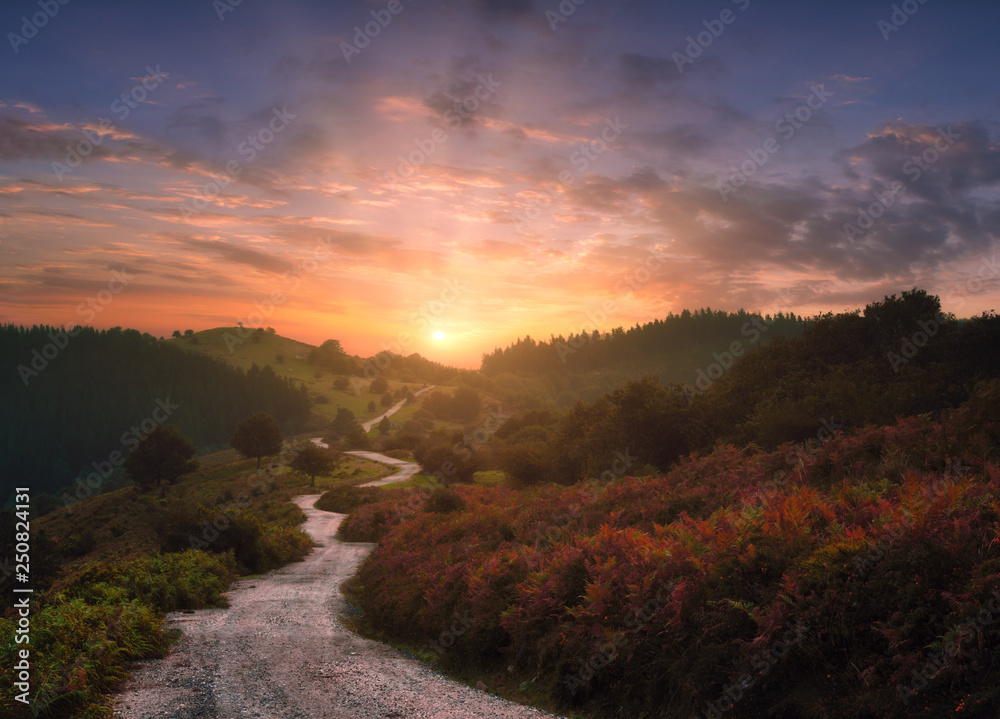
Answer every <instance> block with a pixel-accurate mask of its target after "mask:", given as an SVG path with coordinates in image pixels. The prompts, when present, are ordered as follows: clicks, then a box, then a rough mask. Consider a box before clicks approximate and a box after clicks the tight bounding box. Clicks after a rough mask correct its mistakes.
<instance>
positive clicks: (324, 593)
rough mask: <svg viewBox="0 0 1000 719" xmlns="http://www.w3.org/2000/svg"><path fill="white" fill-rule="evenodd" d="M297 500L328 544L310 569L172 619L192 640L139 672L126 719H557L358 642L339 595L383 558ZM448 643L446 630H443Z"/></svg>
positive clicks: (289, 569)
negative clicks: (348, 540) (365, 564)
mask: <svg viewBox="0 0 1000 719" xmlns="http://www.w3.org/2000/svg"><path fill="white" fill-rule="evenodd" d="M319 496H320V495H308V496H303V497H296V498H295V499H294V500H293V501H295V503H296V504H298V505H299V506H300V507H301V508H302V510H303V511H304V512H305V513H306V517H307V519H306V523H305V525H304V527H303V528H304V529H305V531H306V532H308V533H309V534H310V536H312V537H313V539H314V540H315V541H316V542H317V543H318V544H319V546H318V547H317V548H315V549H314V550H313V551H312V553H311V554H310V555H309V556H308V557H306V559H305V560H304V561H302V562H295V563H293V564H289V565H287V566H285V567H282V568H281V569H278V570H276V571H273V572H270V573H268V574H266V575H263V576H260V577H254V578H246V579H241V580H239V581H237V582H236V583H235V584H234V585H233V587H232V588H231V589H230V590H229V593H228V596H229V602H230V606H229V607H228V608H226V609H205V610H199V611H197V612H194V613H187V614H185V613H181V612H174V613H171V614H170V615H168V624H169V626H170V627H175V628H179V629H182V630H183V632H184V637H183V639H182V640H181V641H180V642H179V644H177V645H176V646H175V647H174V648H173V649H172V650H171V651H170V653H169V654H168V655H167V657H166V658H165V659H162V660H152V661H147V662H141V663H139V664H138V665H135V666H134V668H133V678H132V679H131V680H129V681H128V682H127V683H126V685H125V687H124V689H123V691H122V692H121V694H119V695H118V697H117V707H116V710H115V716H116V717H119V718H120V719H168V718H170V719H195V718H196V717H197V718H198V719H236V718H237V717H240V718H245V717H257V718H260V719H278V718H279V717H281V718H284V717H302V718H303V719H376V718H377V719H382V718H383V717H407V718H409V717H414V718H416V717H420V718H425V719H466V718H468V719H478V718H482V719H486V718H487V717H489V718H490V719H492V718H494V717H496V718H499V719H520V718H522V717H524V718H526V717H547V716H552V715H550V714H546V713H544V712H541V711H539V710H537V709H532V708H530V707H524V706H521V705H519V704H514V703H512V702H508V701H506V700H504V699H500V698H498V697H495V696H493V695H491V694H488V693H486V692H482V691H479V690H476V689H472V688H470V687H467V686H465V685H463V684H459V683H457V682H454V681H452V680H450V679H447V678H445V677H443V676H442V675H441V674H439V673H437V672H435V671H432V670H431V669H429V668H428V667H427V666H425V665H423V664H421V663H420V662H418V661H416V660H414V659H411V658H409V657H407V656H406V655H404V654H403V653H402V652H400V651H398V650H396V649H393V648H392V647H389V646H387V645H385V644H380V643H378V642H374V641H371V640H368V639H363V638H361V637H358V636H355V635H354V634H351V633H350V632H349V631H347V630H346V629H345V628H344V627H343V626H342V625H341V624H340V622H339V621H338V620H337V615H339V614H342V613H344V612H346V611H347V605H346V603H345V601H344V598H343V595H342V594H341V593H340V584H341V583H342V582H343V581H345V580H346V579H348V578H349V577H351V576H352V575H353V574H354V573H355V571H356V570H357V567H358V565H359V564H360V563H361V561H362V560H363V559H364V558H365V557H366V556H367V555H368V553H369V552H370V551H371V549H372V548H373V547H374V545H372V544H360V543H357V544H345V543H343V542H340V541H339V540H337V539H336V538H335V535H336V533H337V527H338V526H339V525H340V522H341V521H342V520H343V519H344V516H345V515H342V514H334V513H332V512H323V511H320V510H318V509H315V508H314V507H313V504H314V503H315V502H316V500H317V499H318V498H319ZM442 631H443V629H442Z"/></svg>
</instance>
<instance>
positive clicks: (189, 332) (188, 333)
mask: <svg viewBox="0 0 1000 719" xmlns="http://www.w3.org/2000/svg"><path fill="white" fill-rule="evenodd" d="M192 335H194V330H184V336H185V337H191V336H192Z"/></svg>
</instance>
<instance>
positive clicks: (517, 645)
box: [352, 381, 1000, 719]
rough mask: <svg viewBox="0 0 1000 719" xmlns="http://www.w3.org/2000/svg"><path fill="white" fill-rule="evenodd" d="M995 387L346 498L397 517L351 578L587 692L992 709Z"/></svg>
mask: <svg viewBox="0 0 1000 719" xmlns="http://www.w3.org/2000/svg"><path fill="white" fill-rule="evenodd" d="M998 400H1000V382H997V381H994V382H993V383H991V384H988V385H981V386H980V387H979V388H978V390H977V392H976V393H975V395H974V396H973V397H972V399H970V400H969V402H967V403H966V404H965V405H963V406H962V407H961V408H959V409H957V410H954V411H952V412H948V413H945V414H944V415H943V416H941V417H940V418H938V419H936V420H932V419H930V418H926V417H915V418H907V419H902V420H900V421H899V422H898V423H897V424H895V425H894V426H890V427H869V428H866V429H863V430H860V431H858V432H856V433H853V434H851V435H839V434H838V436H837V437H835V438H834V439H832V440H830V441H828V442H826V443H824V444H823V445H822V446H819V447H815V448H810V449H809V450H808V451H804V452H803V451H801V449H802V448H801V447H800V448H799V450H798V451H796V448H795V447H793V446H790V445H786V446H785V447H783V448H781V449H780V450H778V451H776V452H769V453H753V452H750V451H740V450H737V449H734V448H733V447H720V448H719V449H717V450H716V451H715V452H713V453H712V454H710V455H708V456H705V457H696V458H691V459H689V460H686V461H684V462H683V463H681V464H680V465H679V466H678V467H676V468H675V469H674V470H672V471H671V472H669V473H668V474H667V475H666V476H663V477H660V478H655V479H653V478H625V479H622V480H619V481H616V482H613V483H611V484H608V485H604V486H596V485H576V486H572V487H568V488H567V487H555V486H550V487H544V488H538V489H534V490H531V491H524V492H516V491H512V490H507V489H488V488H483V487H457V488H456V491H457V492H458V493H459V494H460V495H461V497H462V498H463V499H464V500H465V503H466V506H465V507H464V508H463V509H459V510H457V511H453V512H449V513H432V512H425V511H413V510H410V511H402V512H401V511H400V510H399V509H398V508H397V507H396V505H397V504H398V498H397V499H396V500H384V501H383V502H381V503H377V504H371V505H366V506H365V507H362V508H360V509H359V510H358V511H359V513H360V514H359V516H358V517H357V519H356V520H352V521H356V522H357V523H358V524H359V525H360V524H362V523H363V522H367V526H368V527H369V528H371V526H372V520H373V518H374V517H375V516H376V513H379V512H381V514H380V515H378V516H379V517H380V518H381V519H382V523H381V525H380V527H381V529H382V531H386V530H388V529H389V528H390V527H392V525H394V524H395V525H396V526H395V527H392V528H391V531H389V532H388V534H387V535H386V536H385V537H384V538H383V539H382V541H381V543H380V545H379V546H378V548H377V549H376V550H375V551H374V553H373V554H372V555H371V557H370V558H369V560H368V561H367V562H366V563H365V565H364V566H363V567H362V569H361V571H360V572H359V575H358V577H357V578H356V579H355V580H354V582H353V592H354V594H355V596H356V597H357V599H358V601H359V602H360V603H361V604H362V606H363V609H364V611H365V621H367V622H368V623H370V625H371V626H372V627H376V628H378V630H379V631H381V632H384V633H385V634H386V635H387V636H389V637H391V638H393V639H396V640H399V641H404V642H409V643H412V644H414V645H421V644H425V643H427V642H436V643H437V644H436V645H435V646H437V645H441V646H442V647H443V644H442V641H441V638H442V636H444V637H446V641H445V644H448V645H449V646H448V647H443V649H442V652H443V653H441V661H442V662H443V663H444V664H446V665H448V666H451V667H455V668H459V667H460V668H463V669H465V670H469V669H472V670H475V671H478V672H482V673H487V674H491V675H492V676H493V678H494V681H495V683H496V685H498V686H500V687H507V688H512V689H514V688H517V687H518V686H522V687H523V688H527V689H528V690H534V691H538V692H539V693H545V694H548V695H550V696H553V697H555V698H556V700H557V701H558V702H560V703H562V704H564V705H566V706H577V707H581V708H586V709H587V710H590V711H593V712H594V713H595V714H604V715H607V716H611V715H613V714H614V715H618V713H619V712H621V711H623V710H624V711H625V713H626V714H628V715H631V714H632V713H636V712H639V711H645V712H647V713H646V714H644V715H645V716H664V717H668V716H669V717H675V716H682V717H690V716H692V715H693V714H694V715H695V716H698V717H702V716H705V715H706V714H707V715H708V716H710V717H712V716H726V717H757V716H775V717H829V718H830V719H832V718H834V717H836V718H837V719H842V718H845V717H857V718H862V717H917V716H920V717H940V716H945V715H948V716H951V715H956V716H963V717H991V718H992V717H996V716H997V715H998V714H1000V683H998V682H997V681H996V666H997V662H998V660H1000V621H996V620H997V619H1000V617H998V616H997V614H998V613H1000V601H997V600H996V597H1000V592H998V590H1000V524H998V521H1000V492H998V490H1000V468H998V465H997V463H996V460H997V449H998V446H1000V401H998ZM370 538H374V535H371V536H370ZM456 612H458V613H459V615H460V616H471V617H472V621H471V623H470V625H469V626H468V627H465V626H463V628H462V631H461V632H456V633H455V634H454V636H452V635H451V634H448V632H447V630H448V628H449V627H450V626H451V625H452V624H453V620H454V617H455V616H456ZM452 641H453V642H454V643H453V644H452ZM650 712H651V713H650Z"/></svg>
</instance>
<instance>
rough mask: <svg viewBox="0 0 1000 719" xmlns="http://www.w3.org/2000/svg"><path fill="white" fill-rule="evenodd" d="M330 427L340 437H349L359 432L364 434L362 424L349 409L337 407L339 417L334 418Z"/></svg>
mask: <svg viewBox="0 0 1000 719" xmlns="http://www.w3.org/2000/svg"><path fill="white" fill-rule="evenodd" d="M330 427H331V429H332V430H333V431H334V432H335V433H336V434H337V435H339V436H340V437H347V436H350V435H351V434H352V433H354V432H358V431H360V432H364V429H363V428H362V427H361V423H360V422H358V420H357V419H355V417H354V412H352V411H351V410H349V409H348V408H347V407H337V416H336V417H334V419H333V422H332V423H331V425H330Z"/></svg>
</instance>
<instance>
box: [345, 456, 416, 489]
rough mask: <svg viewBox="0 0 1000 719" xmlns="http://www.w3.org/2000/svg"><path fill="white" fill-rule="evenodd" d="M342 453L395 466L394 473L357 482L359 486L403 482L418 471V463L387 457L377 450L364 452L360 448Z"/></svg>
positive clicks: (378, 485)
mask: <svg viewBox="0 0 1000 719" xmlns="http://www.w3.org/2000/svg"><path fill="white" fill-rule="evenodd" d="M344 454H353V455H356V456H358V457H363V458H365V459H370V460H371V461H373V462H381V463H382V464H388V465H389V466H390V467H395V469H396V474H390V475H389V476H388V477H383V478H382V479H376V480H374V481H371V482H365V483H364V484H359V485H358V486H359V487H381V486H382V485H385V484H394V483H395V482H405V481H406V480H407V479H409V478H410V477H412V476H413V475H415V474H416V473H417V472H419V471H420V465H419V464H414V463H413V462H407V461H406V460H405V459H395V458H393V457H388V456H386V455H384V454H379V453H378V452H365V451H362V450H353V451H350V452H344Z"/></svg>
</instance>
